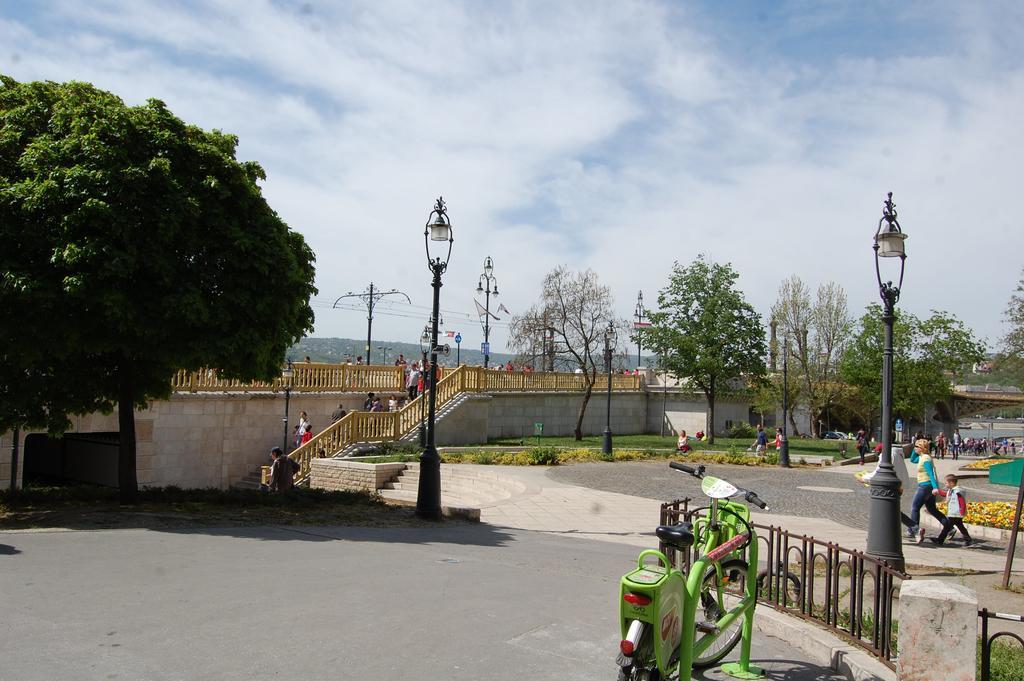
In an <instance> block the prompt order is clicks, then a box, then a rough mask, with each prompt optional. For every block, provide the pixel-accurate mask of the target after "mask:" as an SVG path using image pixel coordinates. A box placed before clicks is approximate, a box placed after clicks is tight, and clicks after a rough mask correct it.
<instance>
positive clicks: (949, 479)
mask: <svg viewBox="0 0 1024 681" xmlns="http://www.w3.org/2000/svg"><path fill="white" fill-rule="evenodd" d="M956 483H957V477H956V476H955V475H947V476H946V489H940V490H938V492H939V496H941V497H946V524H945V525H944V526H943V527H942V532H940V533H939V536H938V537H929V538H928V541H930V542H931V543H933V544H938V545H941V544H942V543H943V542H945V541H946V536H947V535H949V532H950V530H952V529H953V528H954V527H956V529H958V530H960V534H962V535H963V536H964V546H970V545H971V544H972V543H973V542H972V541H971V535H970V534H968V532H967V527H966V526H965V525H964V515H966V513H967V497H966V496H965V495H964V491H963V490H962V489H960V487H959V486H958V485H957V484H956Z"/></svg>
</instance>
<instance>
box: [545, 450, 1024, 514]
mask: <svg viewBox="0 0 1024 681" xmlns="http://www.w3.org/2000/svg"><path fill="white" fill-rule="evenodd" d="M858 469H859V467H858ZM858 469H851V468H849V467H845V466H844V467H843V470H836V469H832V468H828V467H827V468H792V469H789V470H785V469H781V468H759V467H753V466H728V465H718V464H710V465H708V470H709V471H710V472H711V473H713V474H715V475H717V476H718V477H721V478H725V479H726V480H728V481H729V482H732V483H733V484H735V485H737V486H739V487H743V488H745V489H750V490H753V491H755V492H757V493H758V495H759V496H760V497H761V498H762V499H764V500H765V501H766V502H767V503H768V505H769V506H770V507H771V509H772V511H773V512H774V513H777V514H780V515H792V516H800V517H804V518H827V519H829V520H833V521H835V522H837V523H841V524H843V525H846V526H848V527H854V528H857V529H861V530H866V529H867V527H868V508H869V497H868V494H867V490H866V488H865V487H864V485H862V484H861V483H859V482H857V480H855V479H854V477H853V475H852V473H853V472H854V470H858ZM859 470H862V469H859ZM548 475H549V476H550V477H551V478H552V479H553V480H556V481H558V482H562V483H566V484H573V485H581V486H583V487H589V488H592V489H600V490H605V491H608V492H617V493H619V494H629V495H632V496H639V497H646V498H648V499H658V500H669V499H677V498H682V497H692V498H694V499H698V500H702V501H701V505H704V503H705V502H704V501H703V500H704V499H705V497H704V496H703V495H702V494H701V491H700V482H699V481H697V480H696V479H694V478H692V477H690V476H689V475H685V474H682V473H679V472H678V471H674V470H672V469H670V468H669V467H668V465H667V464H666V463H665V462H663V461H659V462H652V461H635V462H626V463H617V464H615V466H609V465H607V464H604V463H585V464H575V465H572V466H558V467H554V468H551V469H550V470H549V472H548ZM964 485H965V486H966V487H968V490H969V492H970V499H971V500H972V501H1006V500H1008V497H1010V496H1011V494H1010V492H1012V491H1013V488H1010V487H1003V486H999V485H989V484H988V483H987V482H985V481H982V480H969V481H964ZM1013 496H1014V498H1015V495H1013ZM903 502H904V506H905V507H906V508H905V510H906V512H908V513H909V511H910V496H909V495H906V494H905V495H904V498H903Z"/></svg>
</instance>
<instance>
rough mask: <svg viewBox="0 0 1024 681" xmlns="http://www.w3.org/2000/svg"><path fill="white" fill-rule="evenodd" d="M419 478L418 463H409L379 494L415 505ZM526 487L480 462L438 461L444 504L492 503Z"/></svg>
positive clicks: (508, 497)
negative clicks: (445, 462)
mask: <svg viewBox="0 0 1024 681" xmlns="http://www.w3.org/2000/svg"><path fill="white" fill-rule="evenodd" d="M419 482H420V465H419V464H418V463H409V464H407V468H406V469H405V470H404V471H402V473H401V474H399V476H398V478H397V479H396V480H394V481H392V482H389V483H385V485H384V489H382V490H381V491H380V495H381V496H382V497H383V498H384V499H387V500H388V501H391V502H394V503H399V504H405V505H410V506H411V505H415V503H416V493H417V490H418V488H419ZM524 491H526V485H524V484H522V483H520V482H518V481H517V480H511V479H508V478H507V477H503V476H501V475H499V474H498V472H492V471H489V470H487V469H486V467H483V466H466V465H462V464H441V503H442V504H444V505H446V506H459V507H464V508H465V507H468V508H482V507H485V506H493V505H494V504H497V503H500V502H502V501H504V500H506V499H510V498H512V497H513V496H515V495H517V494H521V493H522V492H524Z"/></svg>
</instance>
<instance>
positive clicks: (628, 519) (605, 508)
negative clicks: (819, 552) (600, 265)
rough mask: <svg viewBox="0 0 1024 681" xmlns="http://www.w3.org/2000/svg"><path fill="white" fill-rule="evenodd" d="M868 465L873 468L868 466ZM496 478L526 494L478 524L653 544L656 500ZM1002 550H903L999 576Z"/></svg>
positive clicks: (853, 533)
mask: <svg viewBox="0 0 1024 681" xmlns="http://www.w3.org/2000/svg"><path fill="white" fill-rule="evenodd" d="M937 463H938V464H939V469H940V471H942V472H943V474H944V473H945V470H944V469H945V468H946V467H948V468H950V470H952V466H951V464H957V465H958V466H959V465H960V462H953V461H950V460H948V459H947V460H946V461H939V462H937ZM869 466H872V467H873V464H869ZM487 468H488V469H489V470H492V471H493V469H494V467H487ZM865 468H867V466H865V467H861V466H856V465H855V466H843V467H841V468H838V467H834V469H828V468H827V469H824V470H823V471H822V473H823V475H828V474H832V473H834V474H839V475H853V474H854V473H856V472H857V471H860V470H864V469H865ZM501 473H502V474H503V475H506V476H508V477H512V478H514V479H515V480H516V481H517V482H519V483H520V484H522V485H523V486H524V487H525V491H523V492H521V493H519V494H516V495H513V496H512V498H510V499H505V500H503V501H500V502H496V503H494V504H492V505H485V506H482V507H481V509H480V520H481V522H484V523H489V524H492V525H495V526H498V527H509V528H517V529H523V530H532V531H537V532H547V533H551V534H558V535H571V536H577V537H584V538H587V539H598V540H601V541H610V542H619V543H623V544H629V545H631V546H636V547H648V548H650V547H651V546H653V545H654V544H655V542H656V540H655V539H654V528H655V527H656V526H657V524H658V513H659V508H660V502H659V501H656V500H653V499H645V498H643V497H635V496H629V495H625V494H617V493H615V492H606V491H602V490H595V489H589V488H586V487H579V486H575V485H567V484H564V483H560V482H557V481H554V480H551V479H550V478H548V477H547V475H546V469H544V468H541V467H518V466H516V467H514V466H508V467H503V468H502V469H501ZM751 516H752V517H753V519H754V520H756V521H757V522H759V523H762V524H766V525H776V526H781V527H783V528H785V529H786V530H788V531H789V532H791V533H794V534H805V535H808V536H812V537H814V538H816V539H820V540H823V541H831V542H835V543H837V544H840V545H841V546H843V547H844V548H850V549H860V550H864V548H865V547H866V545H867V532H865V531H864V530H859V529H855V528H851V527H847V526H845V525H842V524H840V523H837V522H834V521H832V520H826V519H821V518H805V517H799V516H786V515H778V514H775V513H763V512H759V513H752V514H751ZM1001 549H1002V546H1001V545H994V546H993V547H992V548H989V549H984V548H972V549H963V548H961V547H960V546H953V545H950V546H942V547H935V546H932V545H930V544H929V545H919V544H916V543H912V542H909V541H908V542H905V543H904V546H903V550H904V556H905V557H906V560H907V563H909V564H914V565H924V566H931V567H941V568H945V569H971V570H977V571H984V572H989V571H1002V569H1003V564H1004V562H1005V551H1004V550H1001ZM1014 567H1015V568H1016V569H1015V570H1014V573H1015V574H1024V559H1021V560H1018V561H1017V562H1016V563H1015V565H1014Z"/></svg>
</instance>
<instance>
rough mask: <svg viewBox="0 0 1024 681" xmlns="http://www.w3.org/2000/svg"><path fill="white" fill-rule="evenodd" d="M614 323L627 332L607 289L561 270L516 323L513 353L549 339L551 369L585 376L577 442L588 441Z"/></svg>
mask: <svg viewBox="0 0 1024 681" xmlns="http://www.w3.org/2000/svg"><path fill="white" fill-rule="evenodd" d="M609 322H613V323H614V324H616V326H617V327H621V326H622V323H621V322H619V321H617V320H615V319H614V317H613V315H612V296H611V291H610V290H609V289H608V287H607V286H602V285H601V284H600V282H598V279H597V274H596V273H595V272H594V271H593V270H590V269H588V270H585V271H583V272H571V271H569V270H568V269H567V268H566V267H565V266H561V265H560V266H558V267H556V268H555V269H553V270H552V271H551V272H549V273H548V274H547V276H545V277H544V282H543V284H542V289H541V297H540V301H539V302H538V303H537V304H535V305H533V306H532V307H531V308H530V309H529V310H527V311H526V312H524V313H523V314H521V315H515V316H513V317H512V323H511V328H510V329H509V335H510V338H509V343H508V344H509V347H510V348H511V349H513V350H515V351H517V352H520V353H526V352H529V351H530V348H531V346H532V345H535V344H536V343H537V342H538V339H541V338H544V339H546V344H545V354H546V355H547V359H548V361H549V363H548V367H549V368H551V369H554V368H556V367H557V368H561V369H569V370H572V371H575V370H577V369H578V370H579V371H580V372H582V375H583V376H584V379H585V386H586V387H585V390H584V392H583V400H582V402H581V403H580V409H579V413H578V414H577V417H576V429H575V431H574V434H575V436H576V439H577V440H582V439H583V417H584V415H585V414H586V412H587V404H588V403H589V402H590V396H591V393H592V392H593V389H594V382H595V381H596V380H597V374H598V372H599V371H602V370H603V367H604V334H605V331H606V330H607V328H608V323H609ZM620 335H621V336H622V337H625V335H624V334H620ZM613 350H614V348H613Z"/></svg>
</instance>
